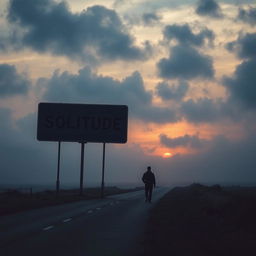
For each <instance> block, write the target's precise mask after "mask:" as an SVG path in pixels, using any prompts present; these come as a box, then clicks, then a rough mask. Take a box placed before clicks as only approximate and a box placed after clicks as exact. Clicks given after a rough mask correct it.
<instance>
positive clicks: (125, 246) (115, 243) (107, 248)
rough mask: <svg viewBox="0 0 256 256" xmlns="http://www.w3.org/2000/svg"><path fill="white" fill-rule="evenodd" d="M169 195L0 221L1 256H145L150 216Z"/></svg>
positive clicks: (140, 195)
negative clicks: (163, 197)
mask: <svg viewBox="0 0 256 256" xmlns="http://www.w3.org/2000/svg"><path fill="white" fill-rule="evenodd" d="M168 190H169V189H167V188H158V189H155V190H154V193H153V201H152V203H151V204H149V203H145V202H144V191H137V192H131V193H127V194H120V195H115V196H111V197H108V198H106V199H102V200H91V201H82V202H76V203H72V204H66V205H61V206H54V207H48V208H44V209H37V210H32V211H28V212H24V213H19V214H15V215H12V216H5V217H1V219H0V255H1V256H14V255H15V256H16V255H26V256H30V255H36V256H40V255H44V256H46V255H47V256H49V255H56V256H59V255H60V256H65V255H72V256H76V255H79V256H80V255H81V256H126V255H133V256H136V255H141V253H142V252H143V244H142V237H143V236H142V235H143V232H144V229H145V225H146V221H147V217H148V213H149V210H150V209H151V208H152V207H153V206H154V204H155V203H156V202H157V200H158V199H160V198H161V197H162V196H163V195H164V194H165V193H166V192H167V191H168Z"/></svg>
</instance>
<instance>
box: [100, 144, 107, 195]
mask: <svg viewBox="0 0 256 256" xmlns="http://www.w3.org/2000/svg"><path fill="white" fill-rule="evenodd" d="M105 149H106V143H103V158H102V180H101V198H104V176H105Z"/></svg>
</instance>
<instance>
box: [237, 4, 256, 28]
mask: <svg viewBox="0 0 256 256" xmlns="http://www.w3.org/2000/svg"><path fill="white" fill-rule="evenodd" d="M237 19H238V20H241V21H243V22H245V23H248V24H250V25H252V26H253V25H256V8H255V7H251V6H249V8H248V9H247V10H246V9H243V8H239V11H238V15H237Z"/></svg>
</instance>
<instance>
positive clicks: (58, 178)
mask: <svg viewBox="0 0 256 256" xmlns="http://www.w3.org/2000/svg"><path fill="white" fill-rule="evenodd" d="M60 144H61V142H60V141H58V166H57V180H56V194H57V195H58V194H59V191H60Z"/></svg>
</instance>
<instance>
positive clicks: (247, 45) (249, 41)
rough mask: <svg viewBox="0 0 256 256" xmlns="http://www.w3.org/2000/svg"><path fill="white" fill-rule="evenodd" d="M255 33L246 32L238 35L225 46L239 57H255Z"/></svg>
mask: <svg viewBox="0 0 256 256" xmlns="http://www.w3.org/2000/svg"><path fill="white" fill-rule="evenodd" d="M255 45H256V33H246V34H245V35H242V36H239V38H238V39H237V40H236V41H233V42H230V43H228V44H227V45H226V48H227V49H228V50H229V51H230V52H235V53H236V54H237V56H238V57H239V58H241V59H246V58H256V47H255Z"/></svg>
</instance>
